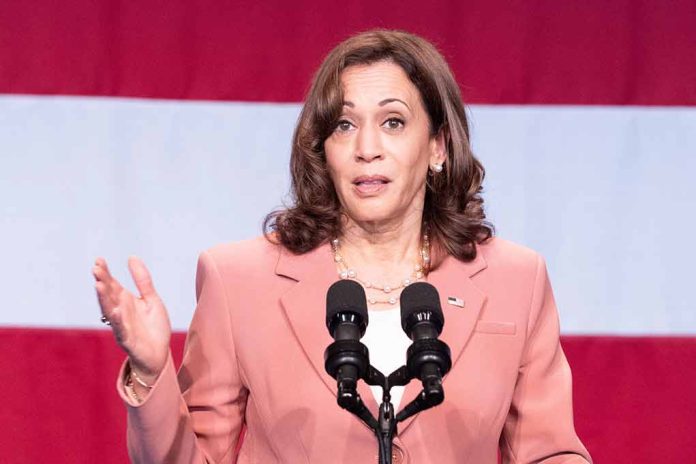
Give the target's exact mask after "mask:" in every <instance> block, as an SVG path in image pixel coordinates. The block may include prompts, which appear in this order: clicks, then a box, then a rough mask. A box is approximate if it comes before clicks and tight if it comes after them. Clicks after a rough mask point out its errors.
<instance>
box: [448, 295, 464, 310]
mask: <svg viewBox="0 0 696 464" xmlns="http://www.w3.org/2000/svg"><path fill="white" fill-rule="evenodd" d="M447 302H448V303H449V304H451V305H453V306H459V307H460V308H463V307H464V300H462V299H461V298H457V297H456V296H448V297H447Z"/></svg>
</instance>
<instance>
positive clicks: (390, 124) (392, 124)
mask: <svg viewBox="0 0 696 464" xmlns="http://www.w3.org/2000/svg"><path fill="white" fill-rule="evenodd" d="M384 126H385V127H386V128H387V129H391V130H397V129H401V128H402V127H404V121H403V120H402V119H399V118H389V119H387V120H386V121H385V122H384Z"/></svg>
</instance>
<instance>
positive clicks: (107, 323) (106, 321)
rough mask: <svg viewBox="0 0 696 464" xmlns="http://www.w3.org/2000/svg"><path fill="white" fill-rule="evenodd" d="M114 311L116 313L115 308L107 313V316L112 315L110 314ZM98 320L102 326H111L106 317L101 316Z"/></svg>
mask: <svg viewBox="0 0 696 464" xmlns="http://www.w3.org/2000/svg"><path fill="white" fill-rule="evenodd" d="M114 311H116V308H114V309H112V310H111V312H110V313H109V316H110V315H112V314H113V313H114ZM100 320H101V322H102V324H105V325H111V321H110V320H109V318H108V317H106V316H102V317H101V318H100Z"/></svg>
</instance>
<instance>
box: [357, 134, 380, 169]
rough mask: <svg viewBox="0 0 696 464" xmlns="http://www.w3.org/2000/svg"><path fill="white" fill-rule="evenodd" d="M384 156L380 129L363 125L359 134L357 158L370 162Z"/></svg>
mask: <svg viewBox="0 0 696 464" xmlns="http://www.w3.org/2000/svg"><path fill="white" fill-rule="evenodd" d="M383 157H384V154H383V151H382V141H381V138H380V133H379V130H375V129H374V128H372V127H370V126H364V127H361V128H360V130H358V134H357V144H356V146H355V160H356V161H358V162H360V161H362V162H367V163H370V162H372V161H374V160H376V159H382V158H383Z"/></svg>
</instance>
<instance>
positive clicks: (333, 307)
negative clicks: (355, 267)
mask: <svg viewBox="0 0 696 464" xmlns="http://www.w3.org/2000/svg"><path fill="white" fill-rule="evenodd" d="M346 314H351V315H352V316H354V320H355V322H356V323H357V324H358V325H359V326H360V334H361V335H360V336H362V335H364V334H365V329H366V328H367V323H368V316H367V297H366V296H365V289H363V288H362V285H360V284H359V283H357V282H355V281H354V280H347V279H344V280H339V281H338V282H335V283H334V284H333V285H331V287H329V291H328V292H326V328H328V329H329V333H330V334H331V336H332V337H333V336H334V330H335V328H336V325H337V324H338V323H340V322H342V321H343V319H342V317H341V315H344V316H345V315H346Z"/></svg>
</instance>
